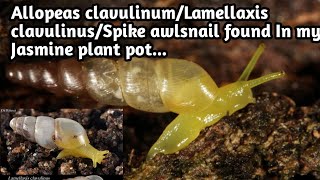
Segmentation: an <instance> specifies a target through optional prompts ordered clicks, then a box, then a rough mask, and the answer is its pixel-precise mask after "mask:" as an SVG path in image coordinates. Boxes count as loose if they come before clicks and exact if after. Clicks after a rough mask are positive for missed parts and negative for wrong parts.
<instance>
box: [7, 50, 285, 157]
mask: <svg viewBox="0 0 320 180" xmlns="http://www.w3.org/2000/svg"><path fill="white" fill-rule="evenodd" d="M263 50H264V45H263V44H262V45H260V46H259V48H258V49H257V51H256V52H255V54H254V56H253V57H252V59H251V60H250V62H249V64H248V65H247V67H246V68H245V70H244V72H243V73H242V75H241V76H240V78H239V80H238V81H236V82H234V83H232V84H229V85H226V86H223V87H220V88H218V86H217V85H216V83H215V82H214V80H213V79H212V78H211V77H210V75H209V74H208V73H207V72H206V71H205V70H204V69H203V68H202V67H201V66H199V65H197V64H196V63H193V62H190V61H187V60H181V59H171V58H166V59H163V60H153V59H146V58H133V59H132V61H129V62H125V61H121V60H118V61H113V60H110V59H106V58H102V59H97V58H91V59H88V60H85V61H83V62H77V61H75V60H73V61H72V60H71V61H70V60H63V61H59V62H57V64H56V63H54V62H41V63H39V64H32V65H29V64H28V65H21V64H10V65H9V66H8V67H7V71H6V76H7V78H8V79H10V80H11V81H14V82H18V83H22V84H29V85H33V86H35V87H38V88H44V89H47V90H48V91H51V92H53V93H55V94H57V95H77V96H80V95H82V94H89V95H90V96H91V97H92V98H94V99H95V100H96V101H98V102H100V103H101V104H109V105H116V106H122V105H129V106H131V107H133V108H135V109H139V110H142V111H148V112H158V113H161V112H170V111H171V112H174V113H177V114H178V116H177V118H176V119H174V120H173V121H172V122H171V123H170V124H169V125H168V126H167V127H166V129H165V130H164V132H163V133H162V135H161V136H160V138H159V139H158V140H157V142H156V143H155V144H154V145H153V146H152V147H151V149H150V151H149V153H148V155H147V158H148V159H149V158H151V157H153V156H154V155H156V154H157V153H164V154H170V153H174V152H177V151H179V150H181V149H183V148H184V147H186V146H187V145H188V144H189V143H191V142H192V141H193V140H194V139H195V138H196V137H197V136H198V135H199V133H200V131H201V130H202V129H204V128H205V127H207V126H210V125H213V124H214V123H216V122H217V121H218V120H220V119H221V118H222V117H223V116H226V115H231V114H232V113H234V112H235V111H237V110H239V109H241V108H243V107H245V106H246V105H247V104H249V103H254V100H255V99H254V97H253V95H252V91H251V88H253V87H255V86H258V85H260V84H263V83H265V82H267V81H270V80H273V79H277V78H280V77H283V76H284V72H276V73H272V74H268V75H265V76H262V77H260V78H257V79H253V80H248V77H249V75H250V73H251V71H252V70H253V68H254V66H255V64H256V62H257V60H258V59H259V57H260V55H261V53H262V52H263Z"/></svg>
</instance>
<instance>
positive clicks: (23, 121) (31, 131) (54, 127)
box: [10, 116, 109, 167]
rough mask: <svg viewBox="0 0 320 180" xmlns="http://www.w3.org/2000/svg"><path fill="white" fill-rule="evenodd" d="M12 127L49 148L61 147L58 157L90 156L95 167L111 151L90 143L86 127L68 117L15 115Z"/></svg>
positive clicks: (11, 123) (11, 122)
mask: <svg viewBox="0 0 320 180" xmlns="http://www.w3.org/2000/svg"><path fill="white" fill-rule="evenodd" d="M10 127H11V128H12V129H13V130H14V132H15V133H17V134H20V135H22V136H24V137H25V138H27V139H28V140H30V141H32V142H36V143H38V144H39V145H40V146H42V147H44V148H47V149H54V148H59V149H62V151H61V152H60V153H59V155H58V156H57V159H61V158H64V157H66V156H74V157H83V158H89V159H91V160H92V162H93V167H96V166H97V163H101V161H102V160H103V159H104V155H105V154H107V153H109V151H107V150H105V151H99V150H97V149H95V148H94V147H93V146H91V145H90V142H89V139H88V136H87V133H86V131H85V129H84V128H83V127H82V125H81V124H79V123H78V122H77V121H74V120H71V119H67V118H56V119H53V118H51V117H48V116H38V117H33V116H25V117H15V118H13V119H12V120H11V121H10Z"/></svg>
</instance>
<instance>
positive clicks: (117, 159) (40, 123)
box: [0, 108, 123, 178]
mask: <svg viewBox="0 0 320 180" xmlns="http://www.w3.org/2000/svg"><path fill="white" fill-rule="evenodd" d="M0 122H1V129H0V131H1V134H0V148H1V149H0V159H1V161H0V169H1V173H2V174H3V175H73V176H83V177H84V176H86V177H90V178H91V177H98V176H101V177H104V176H107V175H111V176H119V177H122V174H123V133H122V129H123V110H122V109H108V108H101V109H59V110H56V111H51V112H43V111H41V110H35V109H0ZM89 175H98V176H89Z"/></svg>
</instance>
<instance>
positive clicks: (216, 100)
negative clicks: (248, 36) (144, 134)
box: [147, 44, 285, 159]
mask: <svg viewBox="0 0 320 180" xmlns="http://www.w3.org/2000/svg"><path fill="white" fill-rule="evenodd" d="M263 50H264V44H261V45H260V46H259V48H258V49H257V50H256V52H255V54H254V55H253V57H252V59H251V60H250V62H249V64H248V65H247V67H246V68H245V70H244V71H243V73H242V74H241V76H240V78H239V79H238V81H236V82H234V83H231V84H228V85H225V86H222V87H220V88H218V87H217V86H216V84H215V83H214V81H213V80H212V79H211V78H210V77H209V75H207V74H206V75H203V76H198V77H197V76H195V77H194V78H195V79H193V81H194V82H196V83H193V84H190V85H185V86H184V87H182V89H181V90H182V92H183V91H188V92H189V94H191V97H194V98H198V102H196V101H192V100H193V99H192V98H189V97H190V95H189V96H187V97H185V98H184V96H186V94H183V93H181V94H182V95H181V100H180V101H174V102H182V103H183V105H185V104H186V106H189V107H190V108H189V109H187V110H186V111H184V112H182V111H180V112H181V113H179V115H178V116H177V117H176V118H175V119H174V120H173V121H172V122H171V123H170V124H169V125H168V126H167V127H166V128H165V130H164V131H163V133H162V134H161V136H160V137H159V139H158V140H157V141H156V142H155V143H154V144H153V146H152V147H151V149H150V150H149V152H148V155H147V159H150V158H152V157H154V156H155V155H156V154H158V153H164V154H171V153H175V152H177V151H179V150H181V149H183V148H185V147H186V146H188V145H189V144H190V143H191V142H192V141H193V140H195V139H196V138H197V137H198V136H199V134H200V131H201V130H203V129H204V128H206V127H208V126H211V125H213V124H215V123H217V122H218V121H219V120H220V119H221V118H222V117H224V116H226V115H231V114H233V113H234V112H236V111H238V110H240V109H242V108H244V107H245V106H246V105H248V104H249V103H254V102H255V98H254V97H253V95H252V91H251V88H253V87H255V86H258V85H260V84H263V83H265V82H268V81H270V80H273V79H277V78H280V77H283V76H284V75H285V73H284V72H276V73H271V74H268V75H264V76H262V77H259V78H256V79H253V80H248V78H249V75H250V73H251V71H252V70H253V68H254V66H255V64H256V62H257V61H258V59H259V57H260V55H261V54H262V52H263ZM204 77H205V78H207V79H208V80H207V81H203V80H202V79H204ZM190 80H191V79H190ZM190 82H192V81H190ZM202 82H204V83H202ZM186 83H189V82H186ZM196 84H198V86H199V87H201V90H200V91H201V94H198V92H197V91H195V89H194V87H195V86H196ZM191 90H192V91H191ZM177 92H180V91H177ZM182 98H184V102H183V100H182ZM188 100H189V101H188ZM193 107H196V108H193ZM199 107H201V108H199Z"/></svg>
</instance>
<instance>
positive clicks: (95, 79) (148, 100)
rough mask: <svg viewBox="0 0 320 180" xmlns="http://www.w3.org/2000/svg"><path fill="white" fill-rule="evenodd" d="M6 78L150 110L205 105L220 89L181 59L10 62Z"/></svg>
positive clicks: (64, 93)
mask: <svg viewBox="0 0 320 180" xmlns="http://www.w3.org/2000/svg"><path fill="white" fill-rule="evenodd" d="M6 76H7V78H8V79H10V80H11V81H13V82H17V83H21V84H26V85H31V86H33V87H36V88H42V89H46V90H48V91H50V92H52V93H54V94H57V95H77V96H80V95H84V94H89V95H90V96H91V97H92V98H93V99H95V100H96V101H98V102H100V103H101V104H108V105H117V106H123V105H129V106H131V107H133V108H135V109H139V110H142V111H148V112H168V111H172V112H176V113H183V112H189V111H190V110H193V111H195V110H200V109H204V108H205V107H206V106H208V103H210V102H212V99H213V98H214V97H215V92H216V90H217V89H218V87H217V85H216V84H215V82H214V81H213V80H212V78H211V77H210V76H209V75H208V73H207V72H206V71H205V70H204V69H203V68H201V67H200V66H199V65H197V64H195V63H193V62H190V61H186V60H181V59H164V60H152V59H146V58H134V59H133V60H132V61H130V62H125V61H121V60H119V61H114V60H110V59H105V58H100V59H97V58H91V59H88V60H86V61H84V62H77V61H76V60H73V59H69V60H62V61H59V62H40V63H34V64H18V63H12V64H9V65H8V66H7V71H6ZM190 91H192V93H190Z"/></svg>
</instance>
